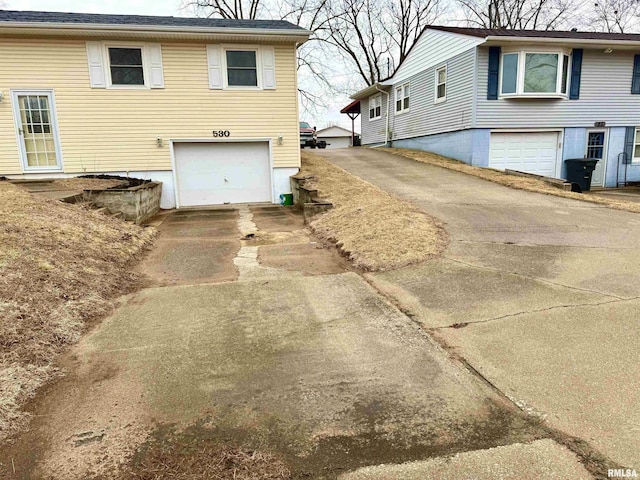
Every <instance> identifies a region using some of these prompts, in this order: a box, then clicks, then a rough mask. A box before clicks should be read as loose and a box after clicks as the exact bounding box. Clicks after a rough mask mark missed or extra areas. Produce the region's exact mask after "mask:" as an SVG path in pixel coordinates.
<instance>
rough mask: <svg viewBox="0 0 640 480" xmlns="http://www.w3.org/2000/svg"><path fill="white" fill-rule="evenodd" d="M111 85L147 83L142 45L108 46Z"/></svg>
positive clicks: (142, 84)
mask: <svg viewBox="0 0 640 480" xmlns="http://www.w3.org/2000/svg"><path fill="white" fill-rule="evenodd" d="M107 53H108V59H109V74H110V77H109V78H110V79H111V85H124V86H131V85H141V86H144V85H145V81H144V64H143V62H142V47H107Z"/></svg>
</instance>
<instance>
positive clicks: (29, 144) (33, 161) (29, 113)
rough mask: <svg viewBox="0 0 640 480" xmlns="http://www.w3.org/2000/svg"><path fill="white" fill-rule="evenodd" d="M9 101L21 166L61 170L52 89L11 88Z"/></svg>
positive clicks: (25, 168) (29, 168) (24, 167)
mask: <svg viewBox="0 0 640 480" xmlns="http://www.w3.org/2000/svg"><path fill="white" fill-rule="evenodd" d="M11 101H12V103H13V113H14V118H15V122H16V129H17V131H18V148H19V151H20V159H21V160H22V167H23V170H24V171H25V172H28V171H59V170H62V155H61V151H60V140H59V137H58V125H57V121H56V111H55V104H54V99H53V92H52V91H50V90H28V91H27V90H14V91H12V92H11Z"/></svg>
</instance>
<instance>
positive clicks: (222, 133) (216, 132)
mask: <svg viewBox="0 0 640 480" xmlns="http://www.w3.org/2000/svg"><path fill="white" fill-rule="evenodd" d="M213 136H214V137H230V136H231V132H230V131H229V130H214V131H213Z"/></svg>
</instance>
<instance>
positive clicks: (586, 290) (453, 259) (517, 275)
mask: <svg viewBox="0 0 640 480" xmlns="http://www.w3.org/2000/svg"><path fill="white" fill-rule="evenodd" d="M442 258H445V259H447V260H449V261H451V262H455V263H459V264H460V265H465V266H467V267H472V268H477V269H479V270H487V271H491V272H497V273H506V274H508V275H514V276H516V277H519V278H526V279H527V280H535V281H537V282H540V283H546V284H548V285H553V286H556V287H563V288H567V289H569V290H575V291H578V292H583V293H595V294H597V295H601V296H603V297H609V298H615V299H616V300H633V299H634V298H636V297H620V296H618V295H614V294H612V293H604V292H599V291H597V290H591V289H589V288H580V287H574V286H572V285H565V284H564V283H559V282H553V281H551V280H548V279H546V278H540V277H533V276H531V275H525V274H523V273H518V272H513V271H507V270H502V269H500V268H496V267H489V266H486V265H477V264H474V263H470V262H465V261H464V260H460V259H457V258H452V257H448V256H446V255H445V256H443V257H442Z"/></svg>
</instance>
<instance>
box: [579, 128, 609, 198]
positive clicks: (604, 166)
mask: <svg viewBox="0 0 640 480" xmlns="http://www.w3.org/2000/svg"><path fill="white" fill-rule="evenodd" d="M596 132H603V133H604V140H603V142H602V159H601V160H600V161H601V162H602V184H599V185H595V186H596V187H604V185H605V183H606V182H607V150H608V148H607V147H608V145H609V129H608V128H606V127H602V128H587V133H586V135H585V139H584V154H585V157H586V155H587V150H588V149H589V133H596ZM591 185H592V186H594V184H593V183H592V184H591Z"/></svg>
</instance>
